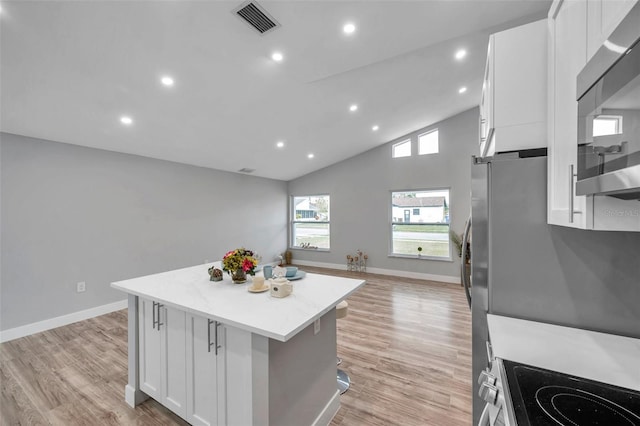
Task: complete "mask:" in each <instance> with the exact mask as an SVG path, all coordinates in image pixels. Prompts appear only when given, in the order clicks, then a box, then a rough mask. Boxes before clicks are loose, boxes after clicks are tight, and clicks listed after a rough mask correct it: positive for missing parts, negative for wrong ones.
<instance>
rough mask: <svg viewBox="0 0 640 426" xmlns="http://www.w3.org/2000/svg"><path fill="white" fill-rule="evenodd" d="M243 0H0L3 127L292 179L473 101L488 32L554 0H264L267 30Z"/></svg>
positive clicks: (535, 13) (538, 12) (539, 12)
mask: <svg viewBox="0 0 640 426" xmlns="http://www.w3.org/2000/svg"><path fill="white" fill-rule="evenodd" d="M240 3H241V1H233V2H228V1H55V0H54V1H1V2H0V4H1V5H2V12H1V13H0V26H1V27H0V31H1V34H0V37H1V39H0V43H1V44H0V48H1V60H0V65H1V86H0V88H1V99H0V101H1V104H0V106H1V121H0V128H1V130H2V131H3V132H8V133H15V134H21V135H26V136H31V137H37V138H44V139H50V140H54V141H58V142H65V143H70V144H76V145H83V146H88V147H94V148H101V149H106V150H111V151H119V152H125V153H131V154H138V155H143V156H147V157H152V158H158V159H164V160H170V161H178V162H182V163H187V164H193V165H197V166H203V167H211V168H215V169H221V170H227V171H232V172H236V171H238V170H239V169H241V168H252V169H256V170H255V172H254V173H253V174H254V175H256V176H262V177H268V178H273V179H281V180H290V179H294V178H296V177H299V176H302V175H304V174H307V173H310V172H312V171H314V170H318V169H320V168H323V167H326V166H328V165H330V164H333V163H336V162H338V161H341V160H343V159H346V158H349V157H351V156H354V155H357V154H359V153H361V152H364V151H366V150H369V149H371V148H373V147H376V146H379V145H381V144H383V143H386V142H389V141H391V140H393V139H395V138H398V137H400V136H403V135H405V134H407V133H409V132H411V131H414V130H416V129H419V128H421V127H425V126H427V125H430V124H433V123H435V122H438V121H440V120H442V119H444V118H447V117H450V116H452V115H454V114H456V113H458V112H461V111H464V110H466V109H469V108H471V107H473V106H475V105H477V104H478V102H479V97H480V89H481V81H482V76H483V72H484V64H485V57H486V47H487V41H488V34H489V33H491V32H495V31H496V30H497V29H501V28H505V27H508V26H513V25H514V23H515V22H518V23H523V22H527V21H531V20H533V19H537V18H540V17H544V16H546V11H547V10H548V8H549V4H550V1H547V0H532V1H523V0H497V1H486V0H475V1H461V0H443V1H403V2H401V1H302V0H298V1H260V2H259V3H260V4H261V5H262V6H263V7H264V8H265V9H266V10H267V11H268V12H269V13H270V14H271V15H272V16H273V17H274V18H275V19H276V20H277V21H279V22H280V24H281V25H282V27H281V28H279V29H277V30H275V31H273V32H270V33H267V34H265V35H260V34H259V33H258V32H256V31H255V30H254V29H253V28H251V27H249V26H248V25H247V24H246V23H245V22H244V21H242V20H240V18H238V17H237V16H236V15H235V14H233V13H232V11H233V10H234V9H235V8H236V7H237V6H238V5H240ZM347 21H352V22H354V23H355V24H356V25H357V30H356V32H355V34H353V35H351V36H346V35H345V34H343V32H342V26H343V24H344V23H345V22H347ZM458 48H465V49H467V51H468V55H467V57H466V58H465V59H464V60H463V61H456V60H455V59H454V56H453V55H454V53H455V51H456V50H457V49H458ZM274 50H280V51H281V52H283V53H284V55H285V59H284V61H283V62H282V63H275V62H273V61H272V60H271V59H270V55H271V53H272V52H273V51H274ZM165 74H168V75H171V76H172V77H173V78H174V79H175V81H176V83H175V85H174V87H172V88H167V87H164V86H162V85H161V84H160V81H159V79H160V77H161V76H163V75H165ZM461 86H466V87H468V91H467V92H466V93H465V94H463V95H460V94H458V89H459V88H460V87H461ZM352 103H357V104H358V106H359V109H358V111H357V112H355V113H351V112H349V105H351V104H352ZM122 115H129V116H131V117H132V118H133V120H134V123H133V125H131V126H125V125H123V124H121V123H120V121H119V120H120V117H121V116H122ZM374 124H378V125H379V126H380V130H379V131H378V132H375V133H374V132H372V131H371V127H372V126H373V125H374ZM278 140H283V141H285V144H286V145H285V148H284V149H277V148H276V146H275V144H276V142H277V141H278ZM308 153H314V154H315V158H313V159H311V160H310V159H308V158H307V154H308Z"/></svg>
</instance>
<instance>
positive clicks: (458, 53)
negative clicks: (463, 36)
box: [456, 49, 467, 60]
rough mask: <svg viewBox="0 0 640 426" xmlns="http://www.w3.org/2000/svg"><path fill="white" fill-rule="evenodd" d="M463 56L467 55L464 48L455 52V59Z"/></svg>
mask: <svg viewBox="0 0 640 426" xmlns="http://www.w3.org/2000/svg"><path fill="white" fill-rule="evenodd" d="M465 56H467V51H466V50H464V49H460V50H458V51H457V52H456V59H457V60H461V59H462V58H464V57H465Z"/></svg>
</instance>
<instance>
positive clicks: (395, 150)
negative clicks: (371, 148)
mask: <svg viewBox="0 0 640 426" xmlns="http://www.w3.org/2000/svg"><path fill="white" fill-rule="evenodd" d="M391 156H392V157H393V158H400V157H411V139H407V140H404V141H402V142H398V143H396V144H394V145H393V147H391Z"/></svg>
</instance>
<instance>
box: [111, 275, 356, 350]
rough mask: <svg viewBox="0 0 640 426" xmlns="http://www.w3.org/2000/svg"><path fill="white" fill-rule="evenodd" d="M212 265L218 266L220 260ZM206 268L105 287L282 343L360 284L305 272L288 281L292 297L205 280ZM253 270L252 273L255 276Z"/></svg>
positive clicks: (141, 278) (347, 279)
mask: <svg viewBox="0 0 640 426" xmlns="http://www.w3.org/2000/svg"><path fill="white" fill-rule="evenodd" d="M215 265H216V267H218V268H220V262H217V263H216V264H215ZM211 266H212V265H211V264H207V265H198V266H192V267H189V268H184V269H178V270H175V271H169V272H163V273H160V274H154V275H147V276H145V277H140V278H133V279H130V280H125V281H118V282H114V283H111V287H113V288H115V289H118V290H122V291H124V292H126V293H129V294H133V295H136V296H140V297H144V298H148V299H152V300H154V301H156V302H162V303H164V304H165V305H167V306H173V307H175V308H178V309H181V310H184V311H186V312H190V313H192V314H195V315H202V316H206V317H208V318H210V319H212V320H216V321H220V322H222V323H224V324H229V325H232V326H235V327H238V328H241V329H244V330H247V331H250V332H252V333H256V334H260V335H262V336H266V337H269V338H272V339H276V340H280V341H283V342H286V341H287V340H289V339H290V338H291V337H293V336H295V335H296V334H297V333H298V332H299V331H301V330H303V329H304V328H305V327H307V326H308V325H310V324H312V323H313V321H315V320H316V319H317V318H320V317H321V316H322V315H324V314H325V313H327V312H329V311H330V310H331V309H333V307H334V306H335V305H337V304H338V303H339V302H340V301H341V300H343V299H345V298H346V297H347V296H349V295H350V294H351V293H353V292H354V291H356V290H357V289H358V288H360V287H361V286H363V285H364V284H365V281H364V280H359V279H352V278H342V277H334V276H328V275H318V274H309V273H307V275H306V277H304V278H303V279H301V280H296V281H291V283H292V284H293V294H291V295H290V296H288V297H285V298H281V299H279V298H275V297H271V296H270V295H269V291H266V292H264V293H250V292H249V291H248V288H249V286H251V278H250V277H249V281H248V282H247V283H245V284H233V283H232V282H231V279H230V277H229V275H228V274H226V273H225V274H224V280H223V281H218V282H213V281H209V273H208V272H207V270H208V269H209V268H210V267H211ZM261 274H262V273H261V272H258V273H257V274H256V275H258V276H259V275H261Z"/></svg>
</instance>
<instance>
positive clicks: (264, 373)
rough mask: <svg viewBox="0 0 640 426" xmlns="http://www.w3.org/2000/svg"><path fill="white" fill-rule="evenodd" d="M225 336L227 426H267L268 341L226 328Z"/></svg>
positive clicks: (230, 327) (265, 338) (261, 337)
mask: <svg viewBox="0 0 640 426" xmlns="http://www.w3.org/2000/svg"><path fill="white" fill-rule="evenodd" d="M225 333H226V348H225V349H224V350H225V363H226V366H225V372H226V392H225V393H226V410H227V413H226V417H227V424H228V425H243V426H245V425H246V426H263V425H264V426H266V425H268V424H269V413H268V398H269V396H268V392H269V389H268V378H269V364H268V362H269V361H268V347H269V339H268V338H267V337H264V336H260V335H257V334H253V333H251V332H249V331H246V330H242V329H239V328H237V327H233V326H228V325H225Z"/></svg>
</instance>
